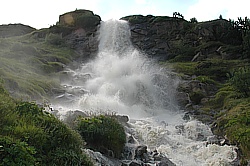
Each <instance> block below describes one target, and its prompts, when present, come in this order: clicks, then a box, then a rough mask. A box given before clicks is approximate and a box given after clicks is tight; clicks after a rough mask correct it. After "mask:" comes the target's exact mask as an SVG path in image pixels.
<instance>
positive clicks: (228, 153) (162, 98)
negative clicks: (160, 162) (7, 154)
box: [54, 20, 237, 166]
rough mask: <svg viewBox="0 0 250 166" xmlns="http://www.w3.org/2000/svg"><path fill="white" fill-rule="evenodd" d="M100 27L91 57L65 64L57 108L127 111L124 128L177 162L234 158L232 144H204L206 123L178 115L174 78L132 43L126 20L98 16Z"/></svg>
mask: <svg viewBox="0 0 250 166" xmlns="http://www.w3.org/2000/svg"><path fill="white" fill-rule="evenodd" d="M99 32H100V34H99V40H100V44H99V53H98V56H97V57H96V59H94V60H93V61H91V62H89V63H86V64H82V66H81V68H79V69H78V70H68V72H69V73H71V74H72V76H73V78H74V79H73V80H71V81H68V82H65V87H66V88H67V89H68V93H67V94H65V95H63V96H59V97H58V99H60V98H64V99H65V97H66V98H67V101H65V100H64V102H63V103H64V104H62V103H59V104H58V105H60V106H58V105H54V107H55V108H57V109H58V110H60V113H61V114H63V113H64V112H63V110H69V109H70V110H81V111H87V112H92V113H107V112H108V113H114V112H115V113H116V114H121V115H128V116H129V119H130V121H129V123H130V125H131V128H129V129H127V131H128V134H130V135H132V136H133V137H134V138H136V140H137V141H138V144H145V145H147V146H148V149H150V150H152V151H153V150H155V149H156V150H157V151H158V152H160V153H162V154H165V155H166V157H168V158H169V159H170V160H171V161H172V162H173V163H175V164H176V165H180V166H181V165H184V166H201V165H204V166H208V165H211V166H219V165H230V163H231V162H232V161H233V160H235V159H236V157H237V153H236V151H235V147H233V146H227V145H225V146H218V145H215V144H207V140H208V139H209V138H211V137H213V134H212V132H211V130H210V128H209V127H208V126H206V125H204V124H202V123H201V122H199V121H197V120H190V121H185V120H183V115H184V113H183V111H180V110H178V107H177V106H176V103H175V100H174V93H175V89H176V86H177V84H178V81H177V80H175V79H172V78H171V75H170V72H168V71H167V70H166V69H162V68H160V67H159V66H157V65H156V64H154V63H153V62H151V61H150V60H149V59H147V58H146V57H145V56H144V55H143V54H141V53H140V52H139V51H138V50H137V49H135V48H134V47H133V46H132V44H131V41H130V28H129V25H128V23H127V22H126V21H117V20H109V21H106V22H102V23H101V27H100V31H99ZM66 107H68V109H66Z"/></svg>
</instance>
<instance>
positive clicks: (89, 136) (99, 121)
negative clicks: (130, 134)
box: [77, 115, 126, 157]
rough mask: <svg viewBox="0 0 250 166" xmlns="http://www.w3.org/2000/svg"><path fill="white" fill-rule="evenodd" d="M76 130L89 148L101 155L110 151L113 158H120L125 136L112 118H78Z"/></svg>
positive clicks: (121, 128) (120, 126)
mask: <svg viewBox="0 0 250 166" xmlns="http://www.w3.org/2000/svg"><path fill="white" fill-rule="evenodd" d="M77 128H78V130H79V133H80V134H81V136H82V137H83V139H84V140H85V141H86V142H87V144H88V146H89V147H90V148H93V149H94V150H99V151H101V152H102V153H107V151H110V150H111V151H112V152H113V154H114V156H115V157H120V156H121V152H122V151H123V148H124V145H125V142H126V134H125V131H124V128H123V126H122V125H121V124H119V122H118V121H117V120H116V119H115V118H114V117H112V116H104V115H100V116H95V117H92V118H80V119H79V122H78V127H77Z"/></svg>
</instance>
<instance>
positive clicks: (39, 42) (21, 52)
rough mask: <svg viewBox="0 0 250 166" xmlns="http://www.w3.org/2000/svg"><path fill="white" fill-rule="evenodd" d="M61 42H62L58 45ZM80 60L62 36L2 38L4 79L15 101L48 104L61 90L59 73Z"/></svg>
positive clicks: (0, 60) (0, 54) (1, 73)
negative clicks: (64, 42)
mask: <svg viewBox="0 0 250 166" xmlns="http://www.w3.org/2000/svg"><path fill="white" fill-rule="evenodd" d="M57 40H59V42H57ZM74 58H76V54H75V53H74V51H73V50H71V49H70V48H68V47H66V46H65V45H64V44H63V39H62V38H61V37H60V35H56V34H55V35H49V36H45V37H44V38H38V37H35V35H34V32H33V33H30V34H27V35H24V36H19V37H9V38H0V78H2V79H3V80H4V82H5V87H6V89H7V90H8V91H10V92H11V95H12V96H13V97H15V98H22V99H24V100H41V101H42V100H44V98H49V96H51V95H52V94H51V93H50V89H52V88H60V84H59V77H58V74H57V73H58V72H60V71H62V70H63V69H64V66H65V65H67V64H69V63H70V62H72V60H73V59H74Z"/></svg>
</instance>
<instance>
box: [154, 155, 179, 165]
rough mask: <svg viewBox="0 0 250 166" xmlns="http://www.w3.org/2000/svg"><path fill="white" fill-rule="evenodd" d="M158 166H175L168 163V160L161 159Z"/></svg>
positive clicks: (170, 162)
mask: <svg viewBox="0 0 250 166" xmlns="http://www.w3.org/2000/svg"><path fill="white" fill-rule="evenodd" d="M158 166H176V165H175V164H174V163H173V162H172V161H170V160H169V159H168V158H166V157H163V158H162V159H161V162H160V163H159V164H158Z"/></svg>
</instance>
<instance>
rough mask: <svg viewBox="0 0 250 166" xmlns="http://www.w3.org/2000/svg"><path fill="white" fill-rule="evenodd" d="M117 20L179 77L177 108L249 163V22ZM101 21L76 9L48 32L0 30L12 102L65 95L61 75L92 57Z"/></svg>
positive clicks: (0, 77)
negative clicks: (233, 146)
mask: <svg viewBox="0 0 250 166" xmlns="http://www.w3.org/2000/svg"><path fill="white" fill-rule="evenodd" d="M121 19H123V20H127V21H129V23H130V28H131V39H132V43H133V45H134V46H135V47H137V48H139V49H140V50H141V51H142V52H143V53H145V54H146V55H147V56H148V57H149V58H152V59H154V60H155V61H157V62H159V63H160V65H161V66H162V67H168V68H171V69H172V70H173V71H174V72H176V73H177V75H178V77H180V78H181V79H182V82H181V84H180V85H179V88H178V91H179V93H178V96H177V98H178V101H179V104H180V107H181V108H182V109H184V110H186V111H187V115H190V116H194V117H195V118H197V119H199V120H201V121H203V122H204V123H207V124H209V125H211V127H212V130H213V132H214V133H215V134H217V135H218V136H220V137H222V138H225V140H226V142H227V143H228V144H234V145H237V146H238V147H239V148H240V150H239V154H240V157H241V160H242V161H241V163H242V165H247V161H248V160H250V146H249V145H250V139H249V138H250V104H249V103H250V78H249V74H250V68H249V66H250V65H249V62H250V32H249V20H248V19H247V18H246V19H245V20H239V21H238V22H237V23H236V22H232V21H230V20H224V19H216V20H212V21H207V22H197V21H192V20H191V21H187V20H184V19H183V18H181V17H178V16H177V17H176V16H175V17H168V16H152V15H148V16H142V15H133V16H126V17H123V18H121ZM240 21H243V22H240ZM100 22H101V17H100V16H97V15H95V14H94V13H93V12H92V11H88V10H77V11H73V12H68V13H65V14H63V15H61V16H59V22H58V23H57V24H56V25H54V26H51V27H50V28H48V29H40V30H36V29H34V28H32V27H29V26H26V25H21V24H11V25H0V83H1V84H2V85H3V86H4V87H5V89H6V90H7V91H8V93H9V94H10V95H11V96H12V97H13V98H15V99H19V100H20V99H21V100H24V101H36V102H38V103H44V102H45V103H47V102H49V100H50V99H51V98H53V97H54V96H56V95H59V94H62V93H64V88H63V87H61V86H60V82H61V81H63V80H64V79H65V78H67V75H66V74H65V73H64V69H65V68H66V67H69V66H70V67H71V68H76V67H78V65H79V64H80V63H81V62H85V61H88V60H89V59H92V58H93V57H95V55H96V53H97V51H98V25H99V24H100ZM6 98H7V97H6ZM7 100H10V99H9V98H8V99H7ZM11 100H12V99H11Z"/></svg>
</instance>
